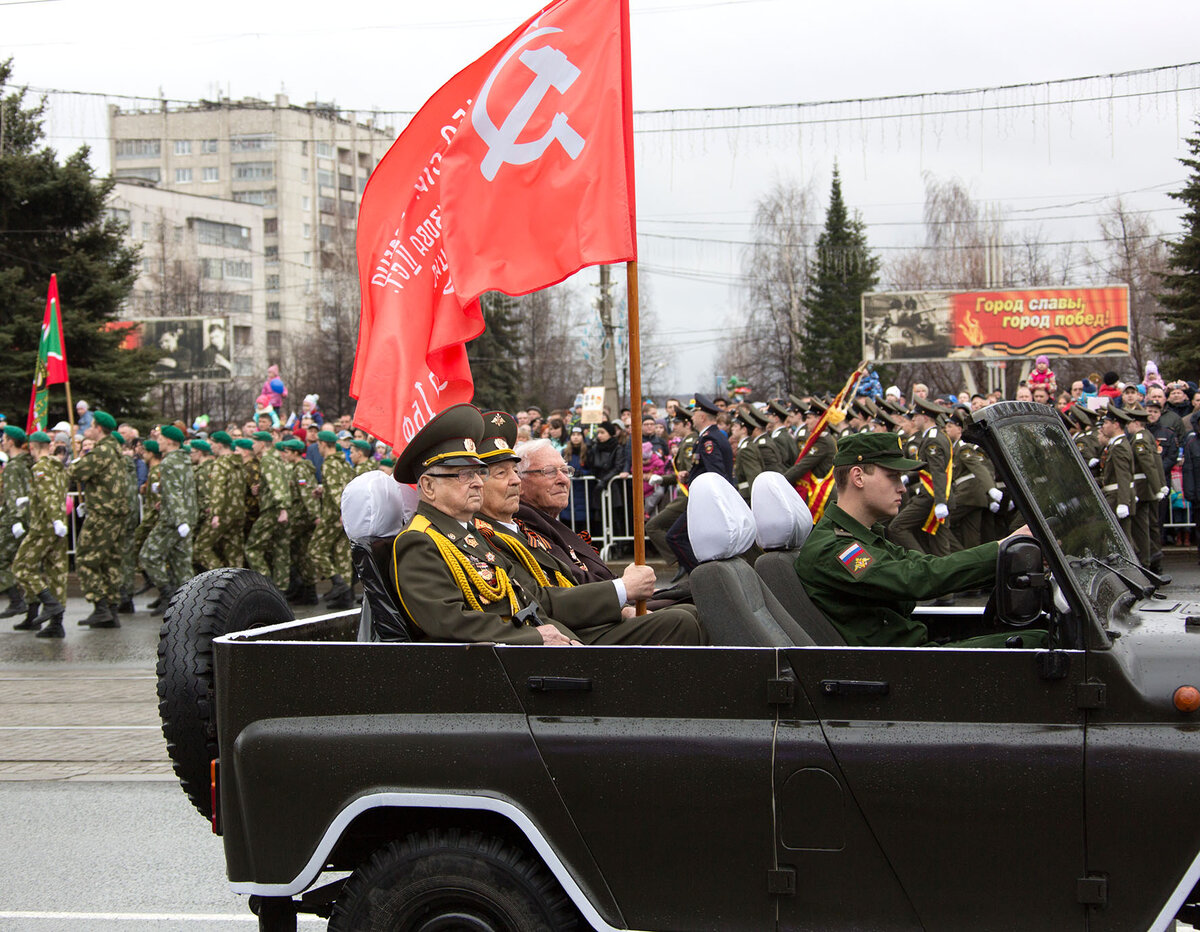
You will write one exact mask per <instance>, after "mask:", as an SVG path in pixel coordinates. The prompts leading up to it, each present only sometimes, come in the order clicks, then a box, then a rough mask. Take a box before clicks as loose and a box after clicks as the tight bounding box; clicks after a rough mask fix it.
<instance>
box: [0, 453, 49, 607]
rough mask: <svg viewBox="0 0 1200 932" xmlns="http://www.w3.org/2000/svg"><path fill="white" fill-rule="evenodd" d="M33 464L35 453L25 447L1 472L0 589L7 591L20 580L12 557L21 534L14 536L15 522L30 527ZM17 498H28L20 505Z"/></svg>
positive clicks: (19, 542) (27, 528) (26, 527)
mask: <svg viewBox="0 0 1200 932" xmlns="http://www.w3.org/2000/svg"><path fill="white" fill-rule="evenodd" d="M32 465H33V457H32V456H30V455H29V453H28V451H23V452H21V453H19V454H18V455H16V456H14V457H13V458H12V459H10V460H9V461H8V464H7V465H6V466H5V467H4V472H3V473H0V493H2V496H3V497H2V498H0V592H7V591H8V590H9V589H11V588H12V587H13V586H15V585H16V584H17V580H16V578H15V577H14V576H13V570H12V561H13V557H14V556H16V553H17V548H18V547H20V546H21V540H22V538H18V537H14V536H13V532H12V526H13V525H14V524H17V523H20V524H21V525H22V526H24V528H25V530H26V531H28V530H29V523H28V521H26V518H27V516H28V512H29V501H28V499H29V495H30V493H29V488H30V485H31V484H32V481H33V479H32V475H31V472H30V467H31V466H32ZM18 499H25V501H24V502H22V503H21V504H19V505H18V504H17V501H18ZM38 591H40V590H35V591H34V592H33V593H30V592H29V591H28V590H26V592H25V594H26V595H35V594H36V593H37V592H38Z"/></svg>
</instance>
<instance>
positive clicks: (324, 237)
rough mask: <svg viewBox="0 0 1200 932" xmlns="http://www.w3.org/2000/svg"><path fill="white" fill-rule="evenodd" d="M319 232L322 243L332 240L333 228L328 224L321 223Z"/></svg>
mask: <svg viewBox="0 0 1200 932" xmlns="http://www.w3.org/2000/svg"><path fill="white" fill-rule="evenodd" d="M319 232H320V238H321V242H322V243H328V242H330V241H332V240H333V234H334V229H333V227H331V226H329V225H328V224H326V223H322V224H321V229H320V231H319Z"/></svg>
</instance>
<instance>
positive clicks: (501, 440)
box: [495, 437, 508, 450]
mask: <svg viewBox="0 0 1200 932" xmlns="http://www.w3.org/2000/svg"><path fill="white" fill-rule="evenodd" d="M495 443H496V449H497V450H507V449H508V444H506V443H505V442H504V438H503V437H497V438H496V440H495Z"/></svg>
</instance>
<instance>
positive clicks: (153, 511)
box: [133, 463, 162, 569]
mask: <svg viewBox="0 0 1200 932" xmlns="http://www.w3.org/2000/svg"><path fill="white" fill-rule="evenodd" d="M161 482H162V464H161V463H154V464H153V465H152V466H150V467H149V468H148V469H147V470H146V492H145V498H144V499H143V500H142V523H141V524H139V525H138V529H137V536H136V537H135V538H134V545H133V552H134V554H135V555H136V556H137V558H138V565H139V566H141V553H142V545H143V544H145V543H146V538H147V537H149V536H150V532H151V531H152V530H153V529H154V525H156V524H158V508H159V505H158V503H159V500H160V498H161V496H160V495H159V492H158V490H159V487H160V484H161ZM143 569H144V567H143Z"/></svg>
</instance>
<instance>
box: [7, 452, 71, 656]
mask: <svg viewBox="0 0 1200 932" xmlns="http://www.w3.org/2000/svg"><path fill="white" fill-rule="evenodd" d="M29 449H30V451H31V452H32V454H33V461H34V462H33V470H32V473H31V475H32V478H33V483H32V486H31V489H30V493H29V510H28V512H27V515H26V518H27V522H28V532H27V533H26V534H25V536H24V537H23V538H21V546H20V548H19V549H18V550H17V556H16V559H15V560H14V561H13V565H12V569H13V573H14V574H15V575H16V577H17V583H18V585H20V586H21V587H22V588H23V589H24V590H25V591H26V592H28V593H29V594H30V596H31V599H30V605H29V610H28V612H27V614H26V616H25V620H24V621H22V622H18V623H17V624H16V625H14V626H13V627H14V628H15V629H16V630H18V631H37V630H38V628H41V627H42V625H43V624H46V627H45V628H43V629H42V630H41V631H38V633H37V636H38V637H40V638H61V637H64V636H65V635H66V632H65V631H64V630H63V623H62V620H63V612H64V611H65V609H64V606H65V605H66V601H67V524H66V502H67V468H66V467H65V466H63V464H62V461H61V460H60V459H58V457H56V456H53V455H51V452H50V450H51V438H50V435H49V434H46V433H43V432H42V431H40V430H39V431H37V432H36V433H34V434H31V435H30V437H29ZM47 623H48V624H47Z"/></svg>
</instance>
